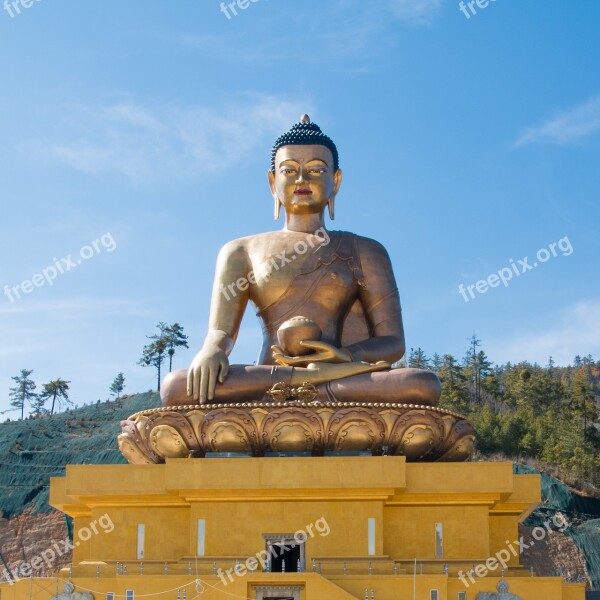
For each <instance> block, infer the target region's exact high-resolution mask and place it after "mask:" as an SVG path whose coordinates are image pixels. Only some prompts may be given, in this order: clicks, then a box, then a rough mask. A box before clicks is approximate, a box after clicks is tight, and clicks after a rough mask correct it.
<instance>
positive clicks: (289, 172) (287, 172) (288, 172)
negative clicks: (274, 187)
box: [279, 169, 296, 175]
mask: <svg viewBox="0 0 600 600" xmlns="http://www.w3.org/2000/svg"><path fill="white" fill-rule="evenodd" d="M279 172H280V173H281V174H282V175H293V174H294V173H295V172H296V169H281V171H279Z"/></svg>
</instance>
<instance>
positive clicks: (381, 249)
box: [329, 231, 387, 256]
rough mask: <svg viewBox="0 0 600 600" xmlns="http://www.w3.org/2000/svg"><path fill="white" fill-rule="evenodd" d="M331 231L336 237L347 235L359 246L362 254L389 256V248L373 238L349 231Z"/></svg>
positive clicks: (333, 236) (332, 235)
mask: <svg viewBox="0 0 600 600" xmlns="http://www.w3.org/2000/svg"><path fill="white" fill-rule="evenodd" d="M329 233H330V235H331V237H332V238H334V239H335V238H336V237H338V236H346V237H347V238H348V240H352V241H353V243H354V244H355V245H356V247H357V248H358V251H359V253H360V255H361V256H363V255H365V256H366V255H373V256H387V250H386V249H385V246H384V245H383V244H382V243H381V242H378V241H377V240H374V239H373V238H369V237H365V236H363V235H358V234H356V233H351V232H349V231H330V232H329Z"/></svg>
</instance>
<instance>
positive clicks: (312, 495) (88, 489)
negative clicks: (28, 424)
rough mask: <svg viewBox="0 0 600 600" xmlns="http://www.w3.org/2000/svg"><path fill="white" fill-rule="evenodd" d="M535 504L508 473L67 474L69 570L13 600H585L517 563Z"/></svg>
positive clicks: (460, 467) (256, 468)
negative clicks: (521, 529) (522, 528)
mask: <svg viewBox="0 0 600 600" xmlns="http://www.w3.org/2000/svg"><path fill="white" fill-rule="evenodd" d="M539 501H540V480H539V477H538V476H537V475H514V474H513V470H512V464H511V463H508V462H502V463H407V462H406V460H405V458H404V457H401V456H324V457H294V456H287V457H276V456H272V457H262V458H252V457H246V458H242V457H214V458H204V459H202V460H194V459H167V461H166V463H165V464H157V465H97V466H93V465H71V466H68V467H67V472H66V476H65V477H61V478H54V479H52V482H51V493H50V504H51V505H52V506H54V507H55V508H57V509H59V510H61V511H63V512H65V513H66V514H68V515H70V516H71V517H72V518H73V519H74V536H73V545H74V550H73V561H72V567H71V568H70V569H63V570H62V571H61V572H60V573H59V574H58V575H57V578H56V581H55V580H54V579H46V580H40V581H33V582H32V581H31V580H30V579H21V580H20V581H18V582H16V583H15V584H13V585H8V584H5V585H3V586H1V590H2V600H21V599H23V600H24V599H25V598H31V597H32V596H34V595H35V596H36V597H47V598H48V600H50V597H51V596H53V595H56V590H57V588H58V592H59V594H60V592H61V591H62V589H63V585H64V583H65V582H66V581H70V583H71V584H72V586H74V590H75V591H74V592H73V591H72V590H73V587H68V588H67V589H66V591H65V593H63V594H62V595H59V599H60V600H69V599H72V600H86V599H89V598H90V596H89V595H88V594H91V595H92V596H91V597H93V598H94V600H116V599H117V598H124V599H125V600H139V599H140V598H149V599H150V598H171V599H173V600H195V599H199V600H231V599H234V598H239V599H251V600H263V599H269V600H351V599H352V600H364V599H368V600H399V599H406V600H408V599H413V600H416V599H418V600H450V599H451V600H487V599H496V598H497V599H498V600H501V599H502V600H504V599H506V600H508V599H514V598H521V599H522V600H540V599H543V600H583V598H584V597H585V586H584V584H572V583H565V582H564V581H563V580H562V578H559V577H537V576H535V574H532V573H530V572H529V570H527V569H524V568H523V567H521V566H520V564H519V551H518V540H519V535H518V523H519V522H520V521H522V520H523V519H524V518H526V517H527V516H528V515H529V514H530V512H531V511H532V510H533V509H534V508H535V507H536V505H537V504H538V503H539ZM109 523H110V527H108V526H107V524H109ZM540 535H541V534H540ZM503 565H504V566H503ZM43 582H46V583H45V585H46V588H43V585H44V583H43ZM59 584H60V585H59ZM40 586H42V587H40ZM41 592H45V596H44V594H43V593H42V596H40V593H41ZM81 594H83V595H81Z"/></svg>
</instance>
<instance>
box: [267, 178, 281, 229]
mask: <svg viewBox="0 0 600 600" xmlns="http://www.w3.org/2000/svg"><path fill="white" fill-rule="evenodd" d="M267 177H268V179H269V187H270V188H271V193H272V194H273V200H275V209H274V212H273V217H274V218H275V220H276V221H279V214H280V211H281V202H279V198H278V197H277V189H276V187H275V173H273V171H268V172H267Z"/></svg>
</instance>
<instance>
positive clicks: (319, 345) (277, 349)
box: [271, 340, 352, 367]
mask: <svg viewBox="0 0 600 600" xmlns="http://www.w3.org/2000/svg"><path fill="white" fill-rule="evenodd" d="M300 344H301V345H302V346H305V347H306V348H310V349H311V350H314V351H315V352H313V353H311V354H307V355H306V356H286V355H285V354H284V351H283V348H281V346H271V350H272V351H273V358H274V359H275V360H276V361H277V362H278V363H279V364H280V365H284V366H286V367H306V366H307V365H309V364H310V363H316V362H327V363H345V362H352V355H351V354H350V352H348V350H346V349H345V348H336V347H335V346H332V345H331V344H328V343H327V342H321V341H316V340H306V341H302V342H300Z"/></svg>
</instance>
